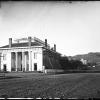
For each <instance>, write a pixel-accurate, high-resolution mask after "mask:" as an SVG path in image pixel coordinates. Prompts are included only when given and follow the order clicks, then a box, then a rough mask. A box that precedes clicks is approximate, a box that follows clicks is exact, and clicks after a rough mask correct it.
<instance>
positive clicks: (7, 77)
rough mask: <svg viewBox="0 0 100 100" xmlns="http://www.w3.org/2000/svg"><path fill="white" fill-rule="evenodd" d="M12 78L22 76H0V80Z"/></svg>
mask: <svg viewBox="0 0 100 100" xmlns="http://www.w3.org/2000/svg"><path fill="white" fill-rule="evenodd" d="M14 78H22V77H18V76H2V77H0V80H1V79H14Z"/></svg>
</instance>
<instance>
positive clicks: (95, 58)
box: [72, 52, 100, 63]
mask: <svg viewBox="0 0 100 100" xmlns="http://www.w3.org/2000/svg"><path fill="white" fill-rule="evenodd" d="M81 58H83V59H85V60H87V61H88V62H90V63H100V52H90V53H88V54H83V55H76V56H73V57H72V59H75V60H80V59H81Z"/></svg>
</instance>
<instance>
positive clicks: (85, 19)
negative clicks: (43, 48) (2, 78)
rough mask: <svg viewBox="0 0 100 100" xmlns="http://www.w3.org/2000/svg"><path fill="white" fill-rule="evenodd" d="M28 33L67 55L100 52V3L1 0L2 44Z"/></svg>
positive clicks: (0, 42) (0, 35)
mask: <svg viewBox="0 0 100 100" xmlns="http://www.w3.org/2000/svg"><path fill="white" fill-rule="evenodd" d="M28 36H32V37H37V38H39V39H41V40H43V41H44V40H45V39H47V42H48V43H49V44H50V45H51V47H53V45H54V44H56V47H57V51H58V52H60V53H61V54H63V55H66V56H74V55H77V54H86V53H89V52H100V2H99V1H88V2H85V1H84V2H81V1H76V2H72V3H69V2H67V1H55V2H53V1H52V2H50V1H43V2H39V1H38V2H36V1H34V2H32V1H27V2H26V1H22V2H21V1H9V2H6V1H5V2H1V8H0V46H3V45H6V44H8V43H9V38H12V39H13V40H14V39H17V38H23V37H28Z"/></svg>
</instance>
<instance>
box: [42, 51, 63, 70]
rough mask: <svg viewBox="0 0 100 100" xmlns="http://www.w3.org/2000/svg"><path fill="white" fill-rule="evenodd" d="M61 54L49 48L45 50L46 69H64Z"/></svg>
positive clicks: (44, 64)
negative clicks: (60, 60)
mask: <svg viewBox="0 0 100 100" xmlns="http://www.w3.org/2000/svg"><path fill="white" fill-rule="evenodd" d="M59 59H60V55H59V54H58V53H56V52H52V51H49V50H44V51H43V66H45V69H62V67H61V65H60V63H59Z"/></svg>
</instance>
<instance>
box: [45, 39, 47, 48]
mask: <svg viewBox="0 0 100 100" xmlns="http://www.w3.org/2000/svg"><path fill="white" fill-rule="evenodd" d="M45 47H46V48H47V39H45Z"/></svg>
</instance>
